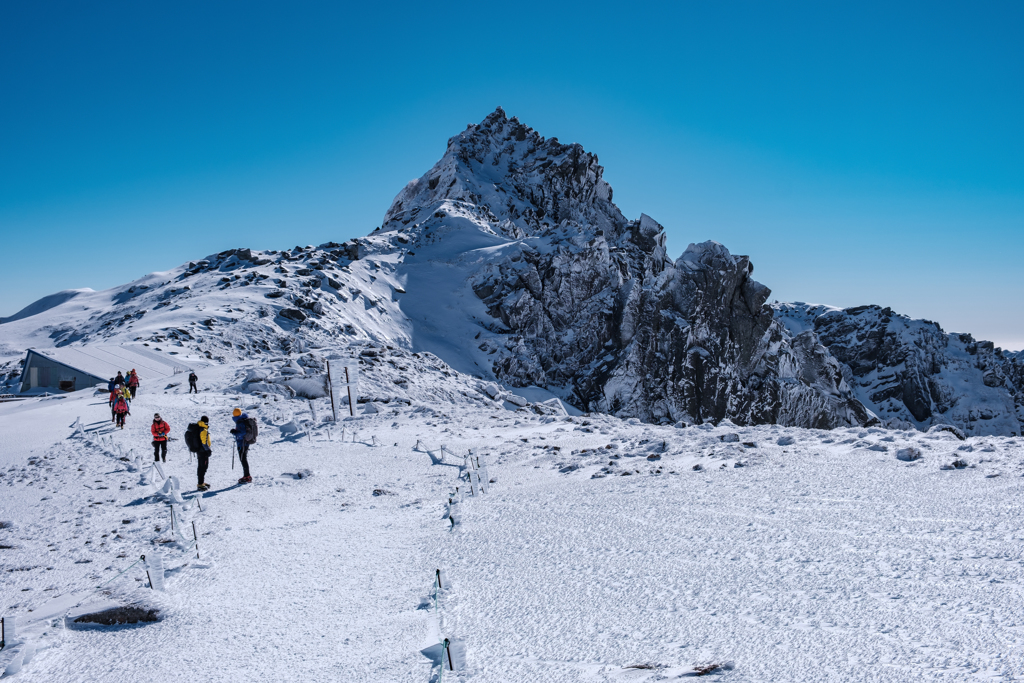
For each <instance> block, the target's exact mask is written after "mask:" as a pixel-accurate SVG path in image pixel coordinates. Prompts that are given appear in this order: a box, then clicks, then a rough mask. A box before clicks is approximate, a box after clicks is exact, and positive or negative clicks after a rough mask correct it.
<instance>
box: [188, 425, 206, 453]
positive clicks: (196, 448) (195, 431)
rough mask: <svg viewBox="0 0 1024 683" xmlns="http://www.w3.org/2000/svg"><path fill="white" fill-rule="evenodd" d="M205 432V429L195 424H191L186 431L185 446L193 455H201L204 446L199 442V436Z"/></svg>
mask: <svg viewBox="0 0 1024 683" xmlns="http://www.w3.org/2000/svg"><path fill="white" fill-rule="evenodd" d="M202 431H203V428H202V427H200V426H199V425H197V424H196V423H195V422H193V423H192V424H190V425H189V426H188V427H187V428H186V429H185V445H186V446H188V449H189V450H190V451H192V452H193V453H199V452H200V451H201V450H203V444H202V442H201V441H200V440H199V434H200V433H201V432H202Z"/></svg>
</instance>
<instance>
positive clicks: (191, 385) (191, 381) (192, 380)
mask: <svg viewBox="0 0 1024 683" xmlns="http://www.w3.org/2000/svg"><path fill="white" fill-rule="evenodd" d="M198 381H199V378H198V377H196V372H195V370H190V371H189V373H188V393H190V394H191V393H192V392H193V391H194V392H196V393H197V394H198V393H199V389H196V382H198Z"/></svg>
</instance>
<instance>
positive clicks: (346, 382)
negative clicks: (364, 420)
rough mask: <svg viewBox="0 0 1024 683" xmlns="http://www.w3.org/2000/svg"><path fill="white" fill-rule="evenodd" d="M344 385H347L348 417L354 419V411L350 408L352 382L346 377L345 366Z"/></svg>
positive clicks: (346, 370)
mask: <svg viewBox="0 0 1024 683" xmlns="http://www.w3.org/2000/svg"><path fill="white" fill-rule="evenodd" d="M345 384H347V385H348V414H349V417H355V416H356V411H355V409H354V408H353V407H352V380H350V379H349V377H348V366H347V365H346V366H345Z"/></svg>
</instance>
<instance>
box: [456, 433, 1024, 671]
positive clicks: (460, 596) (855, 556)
mask: <svg viewBox="0 0 1024 683" xmlns="http://www.w3.org/2000/svg"><path fill="white" fill-rule="evenodd" d="M643 431H644V432H646V433H648V434H649V435H650V433H651V432H653V431H655V430H652V429H650V428H648V429H646V430H643ZM715 431H716V432H721V431H726V432H727V433H729V430H715ZM639 432H640V430H637V433H639ZM738 432H739V435H740V439H741V440H742V441H745V442H748V443H755V442H756V443H757V447H756V448H752V449H748V450H749V451H760V452H762V453H764V455H762V456H760V457H759V458H758V459H757V461H755V462H754V463H753V464H751V466H748V467H742V468H737V467H734V466H729V467H726V468H721V467H720V466H714V467H705V468H704V469H703V470H701V471H693V470H692V469H689V468H687V469H686V470H682V468H680V471H679V473H677V474H666V473H662V474H660V475H659V474H654V473H653V471H652V470H650V469H649V468H650V467H651V465H647V463H646V462H645V465H646V466H642V467H641V468H640V469H641V475H639V476H638V475H636V473H634V476H632V477H622V476H619V477H607V478H599V479H597V480H594V479H590V478H585V476H581V474H582V475H586V473H587V470H586V469H584V470H581V471H572V472H570V473H568V474H559V469H560V466H561V464H562V463H561V462H559V461H558V460H559V459H558V457H557V456H551V455H540V456H529V455H526V454H525V453H523V449H522V448H519V449H517V451H518V452H509V453H507V454H506V457H505V462H504V467H502V472H503V474H502V478H501V481H502V485H501V488H500V492H498V493H495V494H493V495H491V496H490V497H489V498H488V499H487V500H486V503H487V504H486V505H474V506H473V507H472V508H471V512H472V514H467V515H466V516H465V520H464V522H463V524H462V525H461V527H460V528H459V529H458V533H457V534H454V535H453V538H452V543H451V545H450V546H449V547H448V548H447V549H446V551H445V560H446V561H447V563H448V567H449V570H450V572H451V574H452V576H453V577H454V580H455V581H456V582H457V585H458V590H457V591H456V592H455V593H454V594H453V596H452V599H451V601H450V604H449V605H448V611H447V618H448V621H449V624H450V628H451V630H452V631H453V632H458V633H463V634H466V639H467V643H468V647H469V649H470V652H471V653H472V655H473V657H472V662H473V664H472V666H471V670H472V673H473V680H478V681H491V680H493V681H501V680H544V681H613V680H630V681H633V680H664V679H671V678H675V677H677V676H679V675H683V674H685V673H687V672H691V673H692V671H693V670H694V668H695V667H696V666H699V665H701V664H709V663H717V664H726V665H729V666H733V665H734V666H735V668H734V669H732V670H729V671H727V672H725V673H724V674H723V675H724V676H725V677H727V678H728V679H729V680H737V681H765V680H773V681H780V680H801V681H813V680H844V681H849V680H885V681H902V680H906V681H912V680H969V679H974V678H976V677H981V678H989V679H999V680H1015V679H1016V678H1017V677H1019V676H1020V675H1021V673H1022V669H1024V666H1022V658H1021V655H1020V646H1021V644H1024V640H1022V639H1021V632H1020V628H1021V625H1020V622H1019V610H1018V605H1019V600H1020V586H1021V585H1022V584H1021V581H1022V579H1024V572H1022V560H1024V558H1022V554H1021V545H1020V541H1021V538H1022V536H1021V532H1020V530H1019V521H1020V517H1019V508H1018V506H1017V505H1016V504H1015V503H1014V502H1013V501H1014V500H1015V499H1016V497H1017V495H1019V492H1020V489H1021V482H1020V477H1019V474H1020V473H1019V471H1018V472H1016V473H1015V476H1013V477H1012V478H1011V477H1007V476H1005V468H1006V467H1008V466H1012V467H1013V468H1014V469H1016V470H1019V468H1020V465H1021V463H1020V452H1019V448H1018V447H1016V444H1012V443H1007V444H1006V445H1007V446H1008V448H997V447H995V448H994V449H993V451H991V452H990V453H986V455H989V456H990V458H982V459H981V460H982V461H983V462H981V463H979V464H978V466H977V467H976V468H975V469H974V470H965V471H962V472H959V473H953V472H942V471H940V470H939V469H938V467H939V464H940V462H942V461H939V462H933V463H932V464H931V465H930V467H922V466H915V465H914V464H911V465H907V464H904V463H901V462H899V461H897V460H896V458H895V457H894V450H889V449H888V448H886V450H885V451H884V452H883V451H879V450H870V446H868V445H867V444H869V443H870V442H869V441H867V440H861V441H857V440H856V439H853V440H852V441H853V443H857V444H858V445H860V446H861V447H862V448H863V450H859V451H854V450H853V448H852V446H853V444H846V443H837V442H841V441H846V440H848V439H836V438H835V437H837V436H843V435H842V434H837V433H826V432H814V431H802V430H778V429H776V428H752V429H741V430H738ZM613 433H614V432H613ZM619 433H620V434H621V433H622V432H621V431H620V432H619ZM733 433H735V432H733ZM778 433H784V434H787V435H795V438H794V442H795V445H789V446H788V447H787V448H786V449H785V450H786V453H782V452H781V451H783V448H782V447H777V446H775V447H773V444H774V441H775V440H777V439H776V438H775V437H776V435H777V434H778ZM861 433H863V431H862V432H861ZM876 433H877V436H879V437H882V438H884V439H893V441H895V440H896V439H897V438H905V439H906V440H908V441H915V442H921V443H923V444H927V445H928V446H930V447H931V449H932V450H933V451H934V450H936V443H937V444H939V445H940V446H941V447H942V448H943V449H950V450H952V451H953V453H956V452H957V451H955V450H953V449H956V448H958V447H959V446H960V442H957V441H955V439H954V440H953V441H952V442H947V441H944V440H943V441H938V442H933V441H929V440H927V437H922V436H921V435H919V434H916V433H915V434H899V435H898V436H894V435H892V434H891V433H889V434H887V433H886V432H883V431H882V430H876ZM812 435H813V436H818V437H819V438H807V437H809V436H812ZM719 436H724V434H719ZM864 436H868V437H871V436H875V435H867V434H864ZM709 437H710V438H709ZM713 437H714V433H712V434H710V435H708V436H704V435H702V434H701V433H700V432H699V431H698V430H686V432H685V437H684V443H687V442H688V443H689V444H691V445H692V447H693V450H700V449H701V447H705V448H706V447H711V446H714V445H715V442H716V440H715V439H714V438H713ZM765 437H770V438H768V439H766V438H765ZM801 437H802V438H801ZM551 438H555V439H556V442H557V443H559V444H560V445H561V446H562V448H563V450H564V449H566V448H579V447H583V448H588V447H589V448H593V447H594V446H598V445H599V444H600V440H595V439H594V438H593V437H589V438H581V436H568V435H567V436H559V435H553V436H548V439H551ZM666 438H671V437H670V436H668V435H667V436H666ZM672 440H675V439H672ZM779 440H781V439H779ZM823 441H830V442H832V443H822V442H823ZM1007 441H1012V440H1007ZM718 443H719V444H721V443H723V442H721V441H719V442H718ZM889 443H890V442H878V443H874V444H871V445H875V446H882V445H885V446H888V444H889ZM770 444H772V445H770ZM987 445H988V446H990V447H991V444H987ZM625 450H629V449H628V448H627V449H625ZM780 456H781V457H780ZM926 457H927V456H926ZM666 459H668V460H669V463H666V464H665V465H664V467H666V468H667V467H668V466H670V463H671V462H672V461H676V460H678V461H680V463H681V464H689V462H691V461H692V459H693V456H692V455H687V454H680V456H679V457H677V458H672V457H671V456H666ZM704 459H705V460H707V458H706V457H705V458H704ZM932 460H936V458H935V457H934V456H933V457H932ZM982 468H984V469H982ZM979 470H980V471H979ZM1000 470H1002V471H1003V472H1004V476H995V477H992V476H991V475H992V474H994V473H996V472H998V471H1000ZM663 472H664V470H663ZM961 475H967V476H961ZM636 666H641V667H650V668H639V669H638V668H630V667H636Z"/></svg>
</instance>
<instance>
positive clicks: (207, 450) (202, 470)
mask: <svg viewBox="0 0 1024 683" xmlns="http://www.w3.org/2000/svg"><path fill="white" fill-rule="evenodd" d="M196 424H198V425H199V429H200V430H201V431H200V432H199V452H198V453H196V460H197V461H198V462H199V467H198V469H197V470H196V475H197V476H198V477H199V486H198V487H197V488H198V489H199V490H200V491H208V490H209V488H210V485H209V484H207V483H206V468H208V467H209V466H210V455H211V454H212V453H213V448H212V444H211V443H210V418H208V417H206V416H205V415H203V416H202V417H201V418H199V422H197V423H196Z"/></svg>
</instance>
